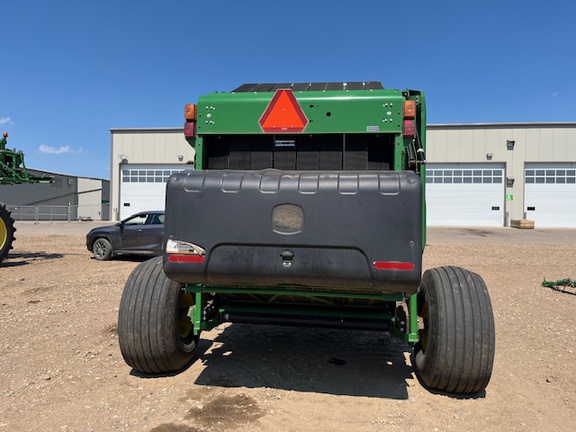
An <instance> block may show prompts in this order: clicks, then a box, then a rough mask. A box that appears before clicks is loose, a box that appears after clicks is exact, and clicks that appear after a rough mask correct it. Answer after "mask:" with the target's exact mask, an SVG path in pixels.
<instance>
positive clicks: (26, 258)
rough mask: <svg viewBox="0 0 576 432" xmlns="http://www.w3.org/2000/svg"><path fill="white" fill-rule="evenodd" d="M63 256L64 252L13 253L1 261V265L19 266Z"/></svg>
mask: <svg viewBox="0 0 576 432" xmlns="http://www.w3.org/2000/svg"><path fill="white" fill-rule="evenodd" d="M63 256H64V254H60V253H46V252H24V253H14V254H13V253H11V254H10V255H9V256H8V259H7V260H5V261H2V263H0V267H19V266H23V265H26V264H30V263H31V262H32V261H43V260H53V259H59V258H62V257H63Z"/></svg>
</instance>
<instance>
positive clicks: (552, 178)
mask: <svg viewBox="0 0 576 432" xmlns="http://www.w3.org/2000/svg"><path fill="white" fill-rule="evenodd" d="M524 188H525V190H524V196H525V201H524V202H525V206H524V211H525V214H526V218H527V219H530V220H533V221H534V224H535V226H536V228H541V227H566V228H576V163H556V164H542V163H540V164H526V166H525V169H524Z"/></svg>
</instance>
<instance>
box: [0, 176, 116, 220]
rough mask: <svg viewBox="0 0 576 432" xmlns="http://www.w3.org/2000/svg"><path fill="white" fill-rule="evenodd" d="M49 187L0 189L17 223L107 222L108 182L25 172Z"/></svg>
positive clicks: (27, 186) (4, 187)
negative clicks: (47, 180)
mask: <svg viewBox="0 0 576 432" xmlns="http://www.w3.org/2000/svg"><path fill="white" fill-rule="evenodd" d="M28 172H29V173H30V174H32V175H34V176H38V177H42V176H45V177H52V178H53V181H52V183H38V184H15V185H2V186H0V201H3V202H5V203H6V204H7V205H8V208H9V209H10V210H11V211H12V217H13V218H14V219H17V220H27V221H31V220H52V221H70V220H77V219H88V220H109V202H110V181H108V180H104V179H99V178H90V177H78V176H73V175H69V174H61V173H55V172H50V171H42V170H37V169H32V168H28Z"/></svg>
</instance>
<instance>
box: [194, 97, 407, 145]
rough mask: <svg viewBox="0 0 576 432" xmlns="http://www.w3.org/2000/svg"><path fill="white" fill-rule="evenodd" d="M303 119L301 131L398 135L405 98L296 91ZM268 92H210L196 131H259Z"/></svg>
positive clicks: (201, 103) (200, 104)
mask: <svg viewBox="0 0 576 432" xmlns="http://www.w3.org/2000/svg"><path fill="white" fill-rule="evenodd" d="M294 95H295V97H296V100H297V101H298V103H299V105H300V107H301V109H302V111H303V112H304V114H305V116H306V118H307V119H308V124H307V125H306V128H305V129H304V131H303V133H310V134H319V133H378V132H379V133H382V132H389V133H399V132H400V131H401V128H402V109H403V101H404V97H403V96H402V93H401V92H399V91H398V90H372V91H366V90H350V91H329V92H317V91H308V92H295V93H294ZM273 97H274V93H273V92H262V93H211V94H208V95H206V96H203V97H200V98H199V99H198V105H197V108H198V121H197V133H198V135H203V134H262V133H264V132H263V130H262V128H261V126H260V124H259V120H260V119H261V117H262V115H263V114H264V112H265V111H266V108H267V107H268V104H269V103H270V101H271V100H272V98H273Z"/></svg>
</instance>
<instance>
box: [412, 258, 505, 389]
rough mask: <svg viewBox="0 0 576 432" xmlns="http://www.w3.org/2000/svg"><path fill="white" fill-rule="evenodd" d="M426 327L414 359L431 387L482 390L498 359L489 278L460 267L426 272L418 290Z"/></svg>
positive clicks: (420, 310) (421, 312) (420, 373)
mask: <svg viewBox="0 0 576 432" xmlns="http://www.w3.org/2000/svg"><path fill="white" fill-rule="evenodd" d="M418 315H419V316H420V317H421V318H422V321H423V328H421V329H420V330H419V335H420V341H419V342H418V343H417V344H416V346H415V347H414V356H413V359H414V363H415V367H416V371H417V373H418V375H419V376H420V379H421V380H422V382H423V383H424V384H425V385H426V386H428V387H429V388H431V389H435V390H439V391H443V392H447V393H459V394H471V393H478V392H480V391H483V390H484V389H485V388H486V386H487V385H488V382H489V381H490V376H491V375H492V366H493V363H494V346H495V331H494V315H493V312H492V304H491V302H490V296H489V294H488V289H487V288H486V284H485V283H484V280H483V279H482V278H481V277H480V276H479V275H478V274H476V273H473V272H470V271H468V270H465V269H463V268H460V267H439V268H433V269H430V270H427V271H426V272H425V273H424V275H423V277H422V284H421V286H420V292H419V293H418Z"/></svg>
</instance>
